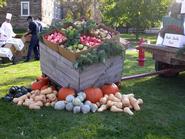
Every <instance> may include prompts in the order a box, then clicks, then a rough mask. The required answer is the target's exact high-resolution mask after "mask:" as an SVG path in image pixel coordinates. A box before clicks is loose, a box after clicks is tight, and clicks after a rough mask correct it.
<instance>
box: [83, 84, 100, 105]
mask: <svg viewBox="0 0 185 139" xmlns="http://www.w3.org/2000/svg"><path fill="white" fill-rule="evenodd" d="M84 92H85V94H86V99H87V100H89V101H91V102H92V103H96V102H99V101H100V99H101V98H102V97H103V93H102V91H101V89H100V88H93V87H92V88H87V89H85V90H84Z"/></svg>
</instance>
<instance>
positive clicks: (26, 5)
mask: <svg viewBox="0 0 185 139" xmlns="http://www.w3.org/2000/svg"><path fill="white" fill-rule="evenodd" d="M29 15H30V2H29V1H24V2H23V1H22V2H21V16H29Z"/></svg>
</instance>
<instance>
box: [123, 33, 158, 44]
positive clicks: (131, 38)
mask: <svg viewBox="0 0 185 139" xmlns="http://www.w3.org/2000/svg"><path fill="white" fill-rule="evenodd" d="M121 37H122V38H124V39H126V40H128V41H131V42H132V45H131V46H132V47H135V44H136V43H137V42H138V41H136V37H135V34H131V33H130V34H121ZM141 38H144V39H145V40H149V41H150V43H153V44H155V43H156V38H157V35H155V34H140V36H139V39H141Z"/></svg>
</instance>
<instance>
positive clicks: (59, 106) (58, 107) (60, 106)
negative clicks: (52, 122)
mask: <svg viewBox="0 0 185 139" xmlns="http://www.w3.org/2000/svg"><path fill="white" fill-rule="evenodd" d="M65 105H66V104H65V102H64V101H57V102H56V103H55V105H54V108H55V110H63V109H65Z"/></svg>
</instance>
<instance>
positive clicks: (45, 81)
mask: <svg viewBox="0 0 185 139" xmlns="http://www.w3.org/2000/svg"><path fill="white" fill-rule="evenodd" d="M36 80H37V81H43V82H44V83H45V84H48V83H49V79H48V77H44V76H40V77H37V78H36Z"/></svg>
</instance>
